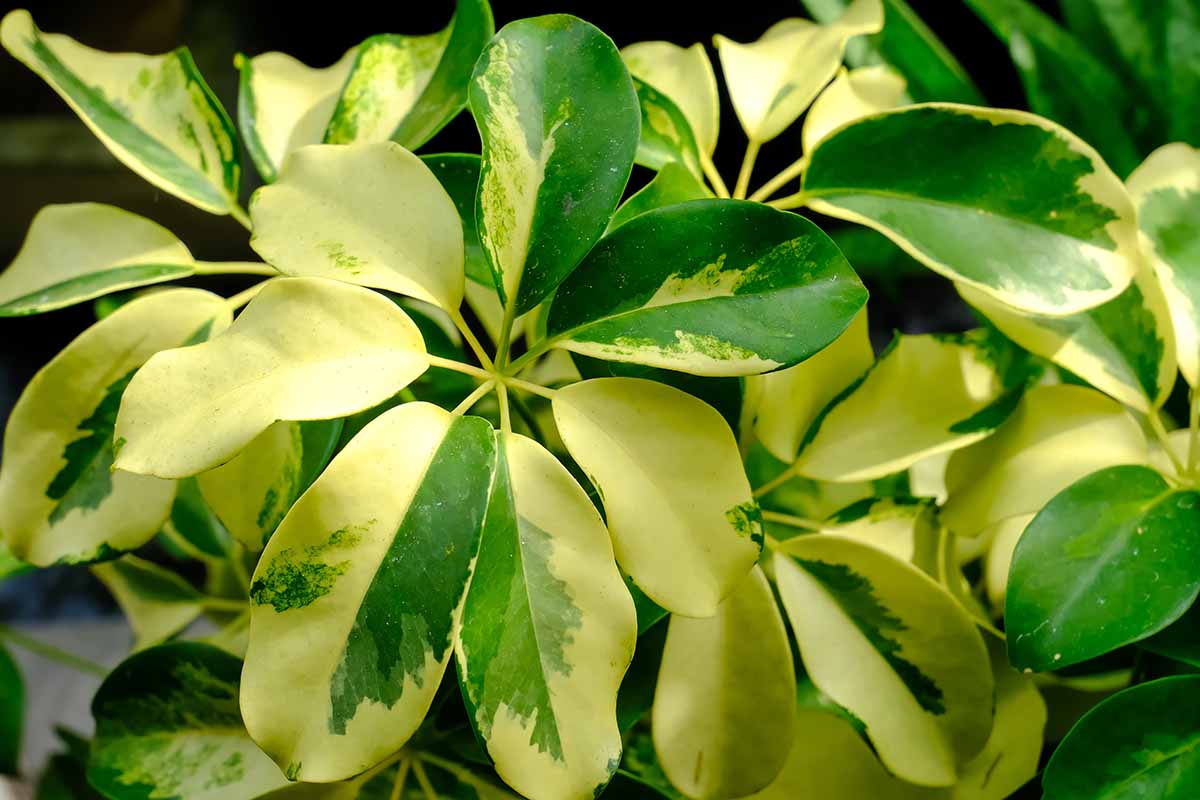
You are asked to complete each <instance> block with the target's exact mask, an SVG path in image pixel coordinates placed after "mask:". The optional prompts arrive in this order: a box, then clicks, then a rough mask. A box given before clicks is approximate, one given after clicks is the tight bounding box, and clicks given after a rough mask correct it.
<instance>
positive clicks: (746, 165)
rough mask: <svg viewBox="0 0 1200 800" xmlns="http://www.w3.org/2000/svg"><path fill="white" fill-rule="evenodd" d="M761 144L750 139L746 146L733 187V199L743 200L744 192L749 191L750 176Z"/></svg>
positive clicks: (744, 197)
mask: <svg viewBox="0 0 1200 800" xmlns="http://www.w3.org/2000/svg"><path fill="white" fill-rule="evenodd" d="M760 147H762V143H761V142H759V141H758V140H757V139H751V140H750V141H749V143H748V144H747V145H746V155H745V156H744V157H743V158H742V168H741V170H739V171H738V177H737V184H736V185H735V186H734V187H733V199H734V200H745V199H746V192H747V191H748V190H749V189H750V175H751V174H753V172H754V162H755V161H757V160H758V149H759V148H760Z"/></svg>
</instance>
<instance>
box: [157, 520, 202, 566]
mask: <svg viewBox="0 0 1200 800" xmlns="http://www.w3.org/2000/svg"><path fill="white" fill-rule="evenodd" d="M162 535H163V536H164V537H165V538H167V539H170V540H171V544H173V545H175V546H176V547H178V548H179V549H180V550H181V551H183V553H184V554H185V555H186V556H187V557H188V558H191V559H194V560H196V561H200V562H202V563H207V562H210V561H213V560H215V559H214V557H213V556H211V555H209V554H208V553H205V552H204V551H203V550H201V549H200V548H199V547H196V545H194V544H192V543H191V542H189V541H188V540H187V539H186V538H185V537H184V535H183V534H182V533H180V532H179V529H178V528H176V527H175V523H173V522H171V521H170V520H167V521H166V522H164V523H163V526H162Z"/></svg>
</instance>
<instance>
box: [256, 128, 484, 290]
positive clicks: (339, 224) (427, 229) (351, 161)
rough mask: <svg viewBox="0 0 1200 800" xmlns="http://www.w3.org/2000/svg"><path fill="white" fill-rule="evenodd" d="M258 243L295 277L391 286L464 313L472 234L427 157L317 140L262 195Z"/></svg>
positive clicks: (384, 146) (388, 147)
mask: <svg viewBox="0 0 1200 800" xmlns="http://www.w3.org/2000/svg"><path fill="white" fill-rule="evenodd" d="M250 217H251V219H253V221H254V235H253V236H252V237H251V239H250V246H251V247H253V248H254V249H255V250H256V251H257V252H258V254H259V255H261V256H262V257H263V259H264V260H265V261H267V262H268V263H270V264H272V265H274V266H276V267H277V268H278V269H279V270H280V271H281V272H283V273H285V274H287V275H299V276H310V277H321V278H332V279H333V280H338V281H345V282H347V283H354V284H358V285H359V286H370V287H373V288H376V289H387V290H389V291H392V292H396V293H398V294H403V295H408V296H409V297H415V298H417V299H419V300H425V301H426V302H429V303H433V304H434V305H438V306H441V307H442V308H443V309H446V310H447V311H452V310H457V309H458V306H459V304H461V303H462V296H463V232H462V226H461V224H460V223H459V217H458V212H457V211H456V209H455V207H454V203H453V201H451V199H450V197H449V195H447V194H446V192H445V191H444V190H443V189H442V186H441V184H440V183H438V180H437V178H436V177H435V176H434V174H433V173H432V172H431V171H430V170H429V168H428V167H427V166H425V164H424V163H423V162H422V161H421V159H419V158H417V157H416V156H414V155H413V154H412V153H410V152H408V151H407V150H405V149H404V148H402V147H400V146H399V145H397V144H393V143H391V142H383V143H379V144H360V145H353V146H338V147H335V146H332V145H314V146H312V147H306V148H304V149H303V150H299V151H297V152H296V153H294V154H293V155H292V156H291V157H290V158H288V160H287V162H286V163H285V164H284V168H283V170H282V172H280V173H279V179H278V180H277V181H276V182H275V183H273V184H271V185H270V186H264V187H263V188H261V189H259V190H258V191H257V192H255V193H254V197H253V198H252V200H251V203H250Z"/></svg>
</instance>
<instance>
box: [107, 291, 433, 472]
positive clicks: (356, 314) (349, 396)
mask: <svg viewBox="0 0 1200 800" xmlns="http://www.w3.org/2000/svg"><path fill="white" fill-rule="evenodd" d="M428 366H429V362H428V360H427V357H426V354H425V346H424V342H423V341H422V339H421V333H420V331H419V330H418V329H417V326H416V325H415V324H413V322H412V320H411V319H409V318H408V315H406V314H405V313H404V312H403V311H402V310H400V308H399V307H398V306H397V305H396V304H395V303H393V302H392V301H391V300H389V299H387V298H386V297H383V296H382V295H380V294H378V293H376V292H372V291H370V290H368V289H362V288H359V287H357V286H351V285H349V284H344V283H338V282H336V281H330V280H325V279H323V278H279V279H275V280H272V281H271V282H270V283H269V284H268V285H267V286H266V287H265V288H264V289H263V290H262V291H261V292H260V293H259V294H258V296H257V297H255V298H254V300H252V301H251V302H250V305H248V306H247V307H246V309H245V311H243V312H242V314H241V315H240V316H239V317H238V318H237V321H236V322H234V323H233V325H232V327H230V328H229V330H228V331H226V332H225V333H223V334H222V335H220V336H217V337H215V338H214V339H213V340H212V341H210V342H207V343H205V344H203V345H198V346H196V347H191V348H182V349H179V350H171V351H169V352H165V353H162V354H161V355H159V356H157V357H155V358H152V359H151V360H150V361H149V362H148V363H147V364H146V367H145V368H144V369H142V370H140V371H139V373H138V375H137V376H136V377H135V378H134V379H133V381H132V382H131V383H130V385H129V389H128V390H127V392H126V393H125V397H124V399H123V401H122V403H121V411H120V414H119V415H118V416H117V425H116V435H117V440H118V441H119V442H121V445H120V448H119V452H118V454H117V458H116V465H117V467H118V468H119V469H124V470H127V471H129V472H137V473H138V474H141V475H157V476H159V477H174V478H182V477H186V476H189V475H196V474H198V473H200V472H204V471H205V470H207V469H211V468H212V467H215V466H217V465H219V464H222V463H224V462H226V461H228V460H230V459H231V458H233V456H234V455H236V454H237V452H238V451H240V450H241V449H242V448H243V447H245V446H246V445H247V444H249V443H250V442H251V441H252V440H253V439H254V437H256V436H258V435H259V434H260V433H262V432H263V431H264V430H266V429H267V427H268V426H269V425H271V424H272V423H274V422H276V421H277V420H310V419H332V418H334V417H342V416H347V415H349V414H353V413H356V412H358V411H363V410H366V409H368V408H371V407H372V406H375V405H378V404H379V403H382V402H383V401H384V400H387V399H388V398H389V397H391V396H393V395H394V394H396V392H398V391H400V389H402V388H404V387H405V386H407V385H408V384H409V383H410V382H412V381H413V380H414V379H415V378H416V377H417V376H419V375H420V374H421V373H422V372H424V371H425V370H426V368H428Z"/></svg>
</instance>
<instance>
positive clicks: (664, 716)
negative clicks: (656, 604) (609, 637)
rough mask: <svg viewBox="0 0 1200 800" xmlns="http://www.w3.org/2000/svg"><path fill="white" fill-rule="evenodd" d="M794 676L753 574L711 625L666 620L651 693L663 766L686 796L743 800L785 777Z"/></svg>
mask: <svg viewBox="0 0 1200 800" xmlns="http://www.w3.org/2000/svg"><path fill="white" fill-rule="evenodd" d="M795 696H796V674H795V671H794V669H793V666H792V651H791V645H790V644H789V643H788V637H787V630H786V628H785V627H784V624H783V617H781V616H780V614H779V608H778V606H776V604H775V595H774V594H773V593H772V592H771V585H770V584H769V583H767V579H766V576H764V575H763V572H762V569H760V568H759V567H757V566H756V567H755V568H754V569H753V570H751V572H750V574H749V575H747V576H746V577H744V578H743V579H742V582H741V583H740V584H739V585H738V587H737V588H736V589H734V591H733V593H732V594H730V595H729V596H728V597H726V598H725V599H724V600H723V601H722V602H721V605H720V606H719V607H718V608H717V613H716V615H715V616H712V617H708V618H705V619H689V618H687V617H679V616H675V617H672V618H671V622H670V629H669V631H668V633H667V642H666V646H665V648H664V649H663V656H662V666H661V667H660V668H659V673H658V686H657V688H656V690H655V694H654V710H653V714H654V716H653V723H652V725H653V736H654V749H655V750H656V751H657V753H658V759H659V763H660V764H661V765H662V768H663V771H664V772H665V773H666V774H667V777H668V778H670V779H671V783H672V784H673V785H674V786H675V787H676V788H678V789H680V790H681V791H683V793H684V794H686V795H687V796H688V797H696V798H710V797H711V798H725V797H742V796H744V795H747V794H750V793H751V792H756V791H758V790H759V789H762V788H763V787H764V786H766V785H767V784H769V783H770V782H771V781H772V780H774V779H775V776H776V775H778V774H779V771H780V770H781V769H782V768H783V763H784V761H785V760H786V759H787V756H788V752H789V751H790V749H791V743H792V736H793V732H794V729H795V711H794V702H795Z"/></svg>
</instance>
